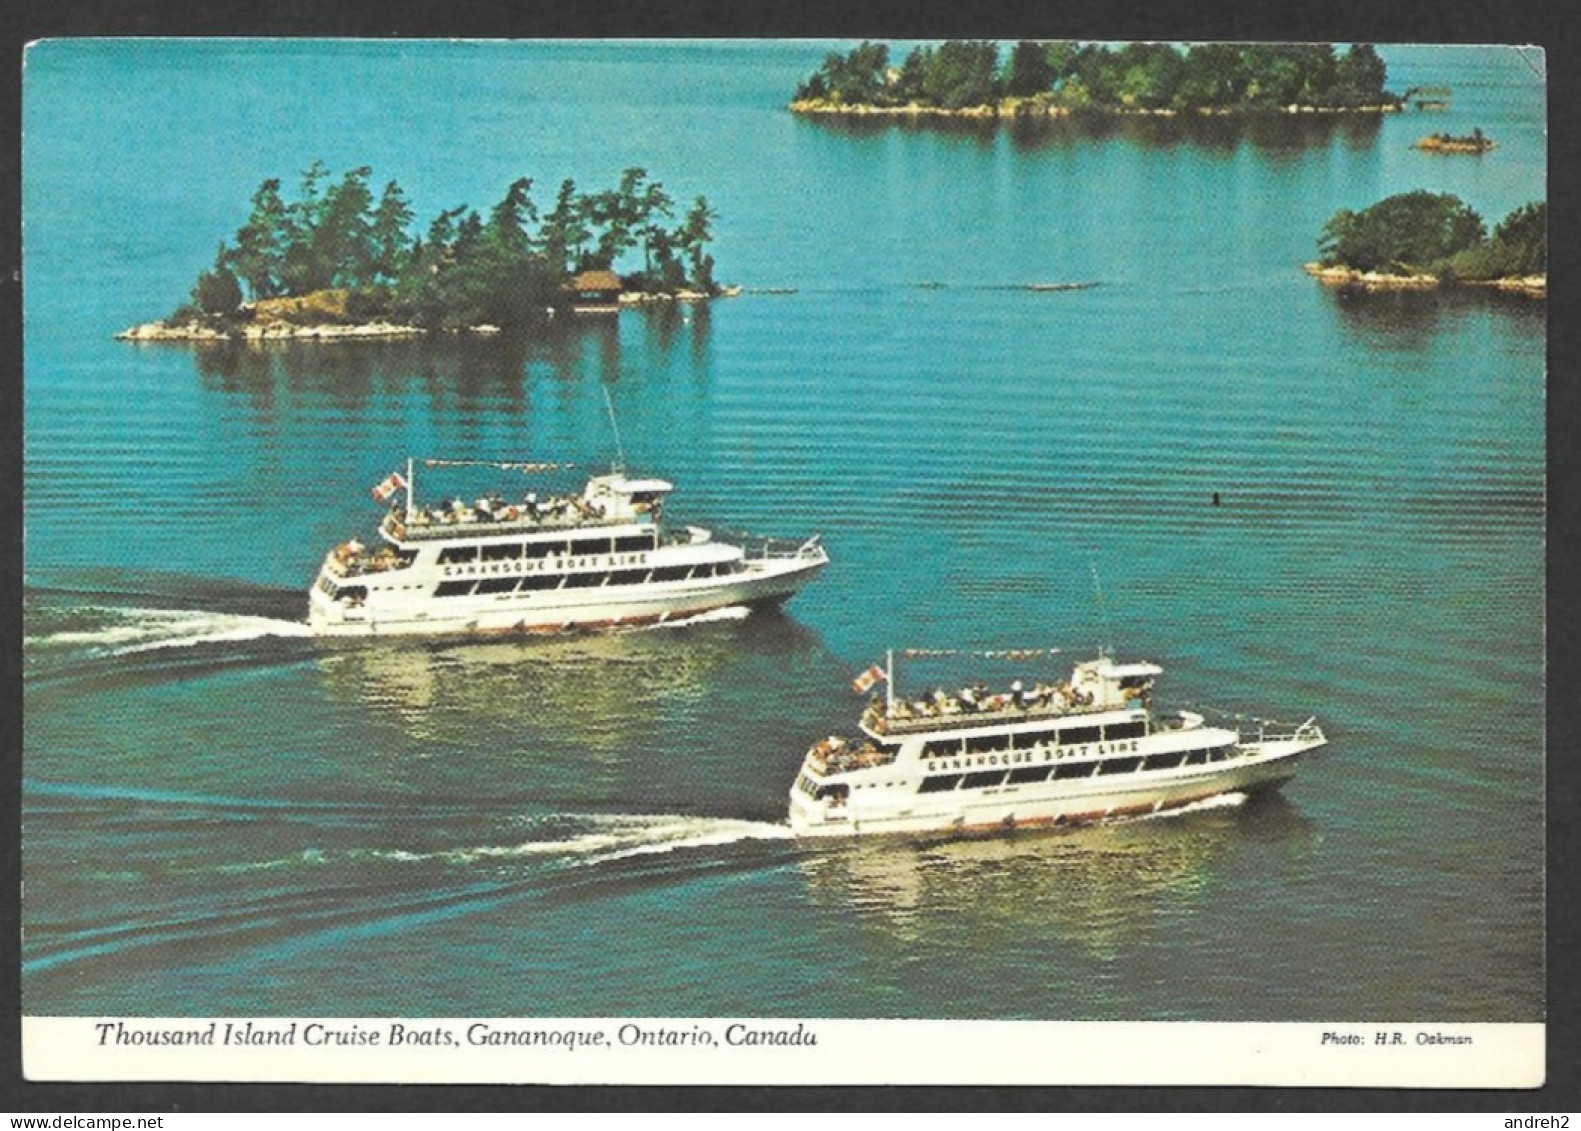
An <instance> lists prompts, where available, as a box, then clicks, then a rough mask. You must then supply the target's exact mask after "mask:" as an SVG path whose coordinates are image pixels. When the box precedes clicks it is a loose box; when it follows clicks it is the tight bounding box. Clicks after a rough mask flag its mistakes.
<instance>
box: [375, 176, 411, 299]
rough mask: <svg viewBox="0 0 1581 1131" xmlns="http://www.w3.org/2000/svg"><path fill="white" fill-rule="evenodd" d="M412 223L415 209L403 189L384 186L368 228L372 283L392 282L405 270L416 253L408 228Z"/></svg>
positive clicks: (393, 183)
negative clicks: (408, 261)
mask: <svg viewBox="0 0 1581 1131" xmlns="http://www.w3.org/2000/svg"><path fill="white" fill-rule="evenodd" d="M411 223H412V209H411V206H410V205H409V204H407V202H406V195H405V194H404V193H403V192H402V191H401V186H400V185H398V184H396V183H395V182H394V181H391V182H389V183H388V184H387V185H385V186H384V194H383V195H382V196H380V198H379V205H378V207H377V208H375V209H374V211H373V219H372V222H371V223H370V225H369V228H368V246H369V250H370V252H371V253H372V261H371V263H370V264H369V277H368V279H367V280H365V281H366V282H369V283H390V282H394V281H395V280H396V279H397V278H399V277H400V275H401V273H402V272H403V271H404V270H405V269H406V263H407V257H408V256H409V255H411V254H414V250H415V249H414V248H413V247H412V246H411V237H410V236H408V234H407V229H408V228H409V227H410V226H411Z"/></svg>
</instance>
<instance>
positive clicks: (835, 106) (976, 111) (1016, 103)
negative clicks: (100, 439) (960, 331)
mask: <svg viewBox="0 0 1581 1131" xmlns="http://www.w3.org/2000/svg"><path fill="white" fill-rule="evenodd" d="M788 109H789V110H790V112H791V113H792V114H805V115H808V116H812V117H820V116H821V117H831V118H900V119H910V120H914V119H921V118H939V119H947V120H949V119H953V120H966V121H1011V120H1017V119H1020V120H1025V119H1028V118H1070V117H1073V116H1075V115H1077V114H1095V115H1099V116H1109V117H1117V118H1176V117H1180V116H1182V115H1185V114H1196V115H1199V116H1201V117H1232V116H1237V115H1254V114H1264V113H1277V114H1394V113H1398V112H1399V111H1400V109H1401V107H1400V106H1399V105H1397V104H1394V103H1381V104H1379V105H1376V106H1280V107H1277V108H1274V109H1272V110H1242V109H1238V108H1236V107H1231V106H1198V107H1195V108H1192V109H1188V110H1172V109H1168V108H1161V109H1147V108H1145V107H1130V106H1090V107H1082V108H1080V109H1073V108H1072V107H1069V106H1065V105H1061V104H1060V103H1057V102H1055V101H1054V100H1053V99H1045V98H1039V97H1033V98H1006V99H1002V100H1001V101H999V102H994V103H985V104H983V105H980V106H963V107H961V108H959V109H955V110H950V109H946V108H945V107H943V106H928V105H925V104H923V103H920V102H908V103H905V104H904V105H899V106H876V105H872V104H869V103H857V102H852V103H847V102H839V101H834V100H831V99H826V98H801V99H796V100H793V101H792V102H791V103H790V105H789V107H788Z"/></svg>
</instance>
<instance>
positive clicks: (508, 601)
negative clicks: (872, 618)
mask: <svg viewBox="0 0 1581 1131" xmlns="http://www.w3.org/2000/svg"><path fill="white" fill-rule="evenodd" d="M827 561H828V559H827V558H826V557H825V556H823V555H821V554H820V555H817V556H807V557H803V558H788V559H773V560H769V561H758V562H753V563H752V566H751V568H749V569H748V570H747V571H746V572H744V573H740V574H737V575H734V576H732V577H731V578H730V579H729V580H727V581H693V582H676V583H671V584H660V585H641V586H635V585H633V586H621V587H609V586H606V587H601V588H588V589H561V590H551V591H543V592H534V593H525V592H515V593H504V594H498V595H472V596H468V597H457V598H444V599H442V600H435V599H433V598H431V597H429V596H428V595H427V594H425V593H422V592H416V593H412V594H411V595H410V596H408V597H405V599H401V598H400V597H396V598H395V599H390V600H386V601H382V602H379V603H375V602H372V601H370V602H369V603H368V604H367V605H364V606H363V607H362V608H358V609H348V608H346V607H345V606H343V605H341V604H339V603H336V602H333V601H330V600H329V599H327V598H325V597H324V596H323V594H321V593H319V592H317V591H314V592H313V593H312V594H311V595H310V604H309V615H308V623H309V625H310V626H311V627H312V629H313V631H314V632H315V634H318V635H322V636H351V637H358V636H400V635H450V634H465V635H471V634H478V635H485V634H504V633H548V632H561V631H566V630H569V629H577V628H582V629H596V628H616V627H624V626H630V625H642V624H657V623H662V622H664V621H669V620H674V619H677V618H680V617H689V616H696V615H698V614H700V613H705V612H709V611H712V610H715V609H721V608H729V607H732V606H748V607H762V606H768V605H776V604H779V603H781V602H783V601H786V600H788V599H790V598H791V597H792V596H794V595H795V594H796V592H797V591H798V590H799V589H800V588H801V587H802V586H803V585H805V584H807V583H808V582H809V581H811V580H812V579H813V578H814V577H815V576H817V574H818V573H819V571H821V570H822V569H823V567H824V565H826V564H827Z"/></svg>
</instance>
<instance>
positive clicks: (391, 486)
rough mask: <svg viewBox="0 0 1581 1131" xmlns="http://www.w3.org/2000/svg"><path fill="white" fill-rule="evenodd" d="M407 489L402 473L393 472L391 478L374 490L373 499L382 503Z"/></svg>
mask: <svg viewBox="0 0 1581 1131" xmlns="http://www.w3.org/2000/svg"><path fill="white" fill-rule="evenodd" d="M405 487H406V480H405V479H404V478H402V476H401V473H400V472H399V471H392V472H391V473H390V475H389V477H388V478H387V479H385V481H384V482H383V483H380V484H379V485H378V486H377V487H375V488H374V489H373V497H374V498H375V499H378V500H379V502H381V503H382V502H384V500H386V499H388V498H389V497H390V496H391V495H393V494H395V493H396V492H397V491H400V490H403V489H404V488H405Z"/></svg>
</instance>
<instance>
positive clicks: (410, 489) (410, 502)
mask: <svg viewBox="0 0 1581 1131" xmlns="http://www.w3.org/2000/svg"><path fill="white" fill-rule="evenodd" d="M412 462H413V461H412V457H411V456H407V457H406V521H407V522H408V523H409V522H411V521H412V512H413V511H414V510H416V509H417V502H416V499H417V481H416V477H415V476H414V475H413V474H412Z"/></svg>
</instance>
